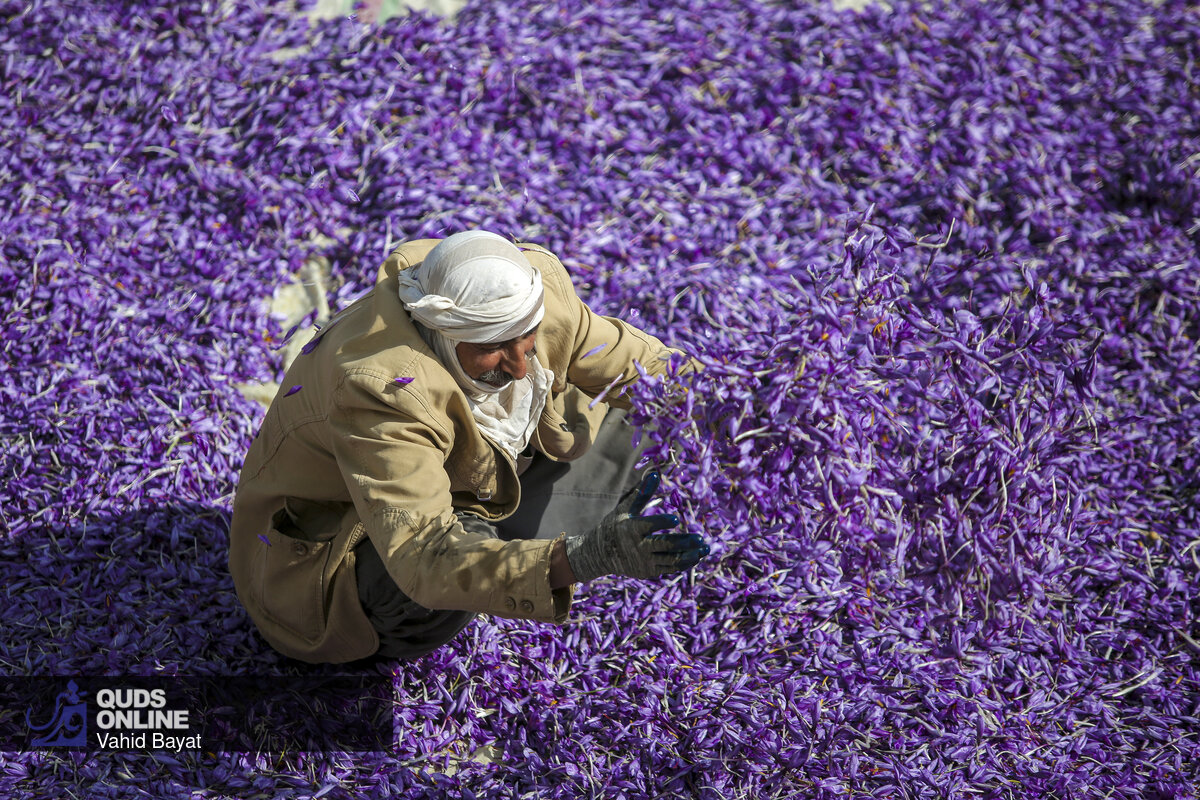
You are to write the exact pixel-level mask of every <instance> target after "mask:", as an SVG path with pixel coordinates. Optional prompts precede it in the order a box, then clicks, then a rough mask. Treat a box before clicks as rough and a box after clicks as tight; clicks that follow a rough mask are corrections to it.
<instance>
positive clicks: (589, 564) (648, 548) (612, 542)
mask: <svg viewBox="0 0 1200 800" xmlns="http://www.w3.org/2000/svg"><path fill="white" fill-rule="evenodd" d="M659 480H660V476H659V474H658V470H652V471H651V472H650V473H648V474H647V475H646V477H645V478H643V479H642V482H641V484H639V485H638V486H637V487H636V488H634V489H631V490H630V491H629V492H628V493H627V494H626V495H625V496H624V497H622V498H621V502H619V503H618V504H617V507H616V508H614V509H613V510H612V511H610V512H609V513H608V514H607V515H606V516H605V517H604V519H602V520H600V524H599V525H597V526H596V527H594V528H592V529H591V530H589V531H586V532H584V533H581V534H576V535H574V536H568V537H567V540H566V546H567V562H568V563H569V564H570V565H571V570H572V571H573V572H574V573H575V579H576V580H578V581H590V580H592V579H593V578H598V577H600V576H601V575H626V576H628V577H630V578H656V577H658V576H659V575H665V574H667V573H669V572H679V571H682V570H685V569H691V568H692V567H694V566H696V564H698V563H699V562H700V559H702V558H704V556H706V555H708V545H706V544H705V543H704V540H703V539H701V538H700V537H699V536H698V535H696V534H694V533H687V534H685V533H662V534H659V533H656V531H662V530H667V529H668V528H674V527H675V526H677V525H678V524H679V517H677V516H675V515H674V514H655V515H653V516H649V517H641V516H638V515H639V514H641V512H642V509H643V508H645V507H646V504H647V503H648V502H650V497H651V496H652V495H653V494H654V492H655V490H656V489H658V483H659Z"/></svg>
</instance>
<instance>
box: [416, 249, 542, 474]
mask: <svg viewBox="0 0 1200 800" xmlns="http://www.w3.org/2000/svg"><path fill="white" fill-rule="evenodd" d="M399 280H400V300H401V301H402V302H403V303H404V308H405V309H406V310H407V311H408V312H409V314H411V315H412V317H413V319H415V320H416V321H417V322H420V323H421V325H422V326H424V328H426V329H428V330H429V331H430V333H431V334H432V336H431V337H430V339H431V340H430V342H429V344H430V346H431V347H432V348H433V350H434V352H436V353H437V355H438V358H440V359H441V361H442V363H443V364H445V365H446V368H447V369H449V370H450V374H451V375H453V376H454V379H455V381H456V382H457V383H458V385H459V386H460V387H461V388H462V390H463V391H464V392H465V393H466V395H467V400H468V402H469V403H470V405H471V413H472V416H474V418H475V422H476V424H477V425H479V427H480V428H481V429H482V430H483V431H484V432H485V433H486V434H488V435H489V436H490V438H491V439H492V441H494V442H495V443H496V444H497V445H499V446H500V447H501V448H503V449H504V450H505V451H506V452H507V453H508V454H509V455H510V456H512V457H513V458H514V459H515V458H516V457H517V454H519V453H520V452H521V451H522V450H524V449H525V447H526V445H528V444H529V439H530V437H531V436H532V435H533V431H534V430H535V429H536V428H537V422H538V419H539V418H540V417H541V414H542V409H543V408H544V407H545V405H546V397H547V396H548V395H549V393H550V384H551V382H552V381H553V379H554V374H553V373H552V372H550V371H549V370H547V369H543V368H542V366H541V364H539V363H538V361H537V359H534V358H531V359H529V369H528V373H527V374H526V376H525V377H524V378H523V379H521V380H519V381H512V382H511V383H509V384H508V385H506V386H504V387H501V388H497V387H495V386H492V385H491V384H489V383H484V382H483V381H477V380H475V379H474V378H472V377H471V376H470V375H468V374H467V373H466V371H465V370H464V369H463V368H462V364H461V363H460V362H459V360H458V354H457V353H456V352H455V350H454V346H455V344H457V343H458V342H471V343H477V344H494V343H498V342H506V341H508V340H510V339H515V338H517V337H519V336H522V335H524V334H526V333H528V332H529V331H530V330H532V329H533V328H534V326H536V325H537V324H538V323H539V322H541V321H542V316H543V315H544V313H545V306H544V302H543V300H544V293H543V289H542V276H541V274H540V273H539V272H538V271H537V270H536V269H534V267H533V265H532V264H530V263H529V260H528V259H527V258H525V255H524V254H523V253H522V252H521V251H520V250H519V249H518V248H517V247H516V246H515V245H513V244H512V243H511V242H509V241H508V240H506V239H504V238H503V237H501V236H497V235H496V234H494V233H488V232H487V231H465V232H463V233H456V234H454V235H453V236H449V237H447V238H446V239H443V240H442V241H441V242H440V243H438V245H437V246H436V247H434V248H433V250H431V251H430V252H429V255H427V256H426V257H425V260H424V261H423V262H422V263H421V264H419V265H417V266H416V267H414V268H413V269H410V270H404V271H403V272H401V273H400V276H399Z"/></svg>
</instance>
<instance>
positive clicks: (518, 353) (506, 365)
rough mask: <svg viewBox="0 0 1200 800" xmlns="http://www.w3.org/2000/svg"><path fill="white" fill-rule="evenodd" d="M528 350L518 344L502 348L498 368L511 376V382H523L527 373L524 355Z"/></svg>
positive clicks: (527, 368) (527, 367)
mask: <svg viewBox="0 0 1200 800" xmlns="http://www.w3.org/2000/svg"><path fill="white" fill-rule="evenodd" d="M527 349H528V348H525V347H522V346H521V345H519V344H514V345H512V346H511V347H506V348H504V350H503V351H502V352H503V354H504V355H503V357H502V358H501V360H500V367H501V368H502V369H503V370H504V371H505V372H507V373H508V374H509V375H512V376H513V380H518V381H519V380H524V378H525V376H526V375H527V374H528V373H529V366H528V364H527V363H526V361H525V354H526V350H527Z"/></svg>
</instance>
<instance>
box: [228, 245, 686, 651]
mask: <svg viewBox="0 0 1200 800" xmlns="http://www.w3.org/2000/svg"><path fill="white" fill-rule="evenodd" d="M437 242H438V240H433V239H424V240H420V241H414V242H410V243H407V244H405V245H402V246H401V247H400V248H399V249H398V250H396V252H395V253H393V254H392V255H391V257H390V258H388V260H387V261H386V262H385V263H384V265H383V267H382V268H381V270H380V274H379V279H378V282H377V284H376V287H375V289H374V290H373V291H372V292H370V293H369V294H368V295H367V296H366V297H364V298H363V299H361V300H359V301H358V302H356V303H354V304H353V305H351V306H350V307H348V308H347V309H345V310H344V311H342V312H341V313H339V314H337V315H336V316H335V317H334V318H333V319H332V320H331V321H330V323H329V324H328V325H327V326H326V327H325V328H324V329H323V330H322V331H320V332H319V334H318V335H319V337H320V339H319V341H318V342H317V343H316V345H315V347H313V346H312V343H310V345H309V347H308V348H306V350H308V352H307V353H305V354H302V355H300V356H299V357H298V358H297V359H296V361H295V363H293V365H292V366H291V368H290V369H289V370H288V372H287V375H286V376H285V377H284V380H283V383H282V384H281V386H280V391H279V393H278V394H277V395H276V397H275V399H274V401H273V402H272V404H271V408H270V409H269V410H268V411H267V415H266V418H265V419H264V420H263V424H262V427H261V429H260V430H259V432H258V435H257V437H256V438H255V439H254V442H253V444H252V445H251V447H250V452H249V453H248V454H247V456H246V460H245V463H244V465H243V467H242V474H241V479H240V482H239V484H238V490H237V495H236V497H235V499H234V504H233V524H232V529H231V531H230V552H229V566H230V571H231V572H232V574H233V580H234V585H235V586H236V587H237V593H238V598H239V599H240V600H241V602H242V603H243V604H244V605H245V607H246V609H247V611H248V612H249V614H250V617H251V618H252V619H253V620H254V622H255V624H256V625H257V626H258V629H259V630H260V631H261V632H262V634H263V636H264V637H265V638H266V640H267V641H268V642H270V644H271V645H272V646H273V647H275V648H276V649H277V650H279V651H280V652H281V653H284V654H286V655H288V656H292V657H293V658H298V659H302V660H305V661H314V662H341V661H351V660H354V659H357V658H362V657H365V656H368V655H370V654H372V653H373V652H375V650H376V649H377V648H378V636H377V635H376V633H375V631H374V629H373V628H372V627H371V624H370V622H369V621H368V620H367V617H366V614H365V613H364V612H363V609H362V606H361V604H360V603H359V600H358V591H357V586H356V583H355V575H354V552H353V550H354V546H355V545H356V544H358V543H359V542H360V541H362V538H363V537H364V536H369V537H370V538H371V541H372V542H373V543H374V544H375V547H376V548H377V549H378V550H379V553H380V554H381V555H382V557H383V561H384V563H385V564H386V565H387V569H388V572H389V574H390V575H391V576H392V578H393V579H394V580H395V581H396V583H397V585H399V587H400V588H401V590H403V591H404V593H405V594H407V595H408V596H409V597H411V598H412V599H413V600H415V601H416V602H417V603H419V604H421V605H423V606H425V607H427V608H433V609H457V610H463V611H474V612H479V613H484V614H493V615H496V616H501V617H523V618H529V619H536V620H543V621H548V622H562V621H564V620H565V619H566V616H567V612H568V610H569V608H570V604H571V595H572V589H559V590H556V591H552V590H551V589H550V583H549V574H550V550H551V547H552V545H553V542H551V541H546V540H517V541H512V542H504V541H501V540H498V539H492V538H486V537H484V536H480V535H476V534H471V533H468V532H467V531H466V530H464V529H463V527H462V525H460V524H459V522H458V521H457V519H456V516H455V511H456V510H465V511H471V512H473V513H475V514H478V515H479V516H481V517H483V518H485V519H488V520H499V519H503V518H504V517H506V516H508V515H510V514H511V513H512V512H513V511H514V510H516V508H517V504H518V503H519V502H520V500H521V487H520V483H519V481H518V478H517V474H518V473H517V468H516V465H515V464H514V463H513V462H512V460H511V459H509V457H508V456H507V455H506V454H504V453H503V451H501V450H499V449H497V448H496V447H494V446H492V445H491V444H490V443H489V442H488V441H487V440H486V439H485V438H484V437H483V436H482V435H481V434H480V432H479V429H478V428H477V427H476V425H475V423H474V420H473V419H472V417H471V411H470V407H469V406H468V405H467V400H466V397H465V395H464V394H463V393H462V391H461V390H460V389H459V387H458V384H457V383H455V381H454V378H453V377H452V376H451V375H450V373H449V372H448V371H447V370H446V368H445V367H443V366H442V363H441V362H440V361H439V360H438V358H437V356H436V355H435V354H434V352H433V350H432V349H430V348H429V347H428V346H427V345H426V344H425V342H424V341H423V340H422V339H421V337H420V334H419V333H418V332H417V330H416V328H415V327H414V325H413V323H412V321H411V320H410V319H409V316H408V313H407V312H406V311H405V310H404V308H403V306H402V305H401V303H400V299H399V296H398V294H397V291H398V286H397V281H396V275H397V273H398V272H399V270H402V269H407V268H409V267H412V266H414V265H416V264H419V263H420V262H421V260H422V259H424V258H425V256H426V254H427V253H428V252H429V251H430V250H431V249H433V246H434V245H436V244H437ZM520 247H521V248H522V249H523V250H524V251H525V254H526V256H527V257H528V258H529V260H530V262H531V263H532V264H533V265H534V266H535V267H537V268H538V269H540V270H541V273H542V279H543V283H544V286H545V293H546V295H545V297H546V300H545V303H546V306H545V307H546V311H545V317H544V319H543V320H542V323H541V327H540V328H539V330H538V337H537V356H536V358H537V359H538V361H540V362H541V364H542V366H543V367H545V368H547V369H549V370H552V371H553V373H554V383H553V388H552V399H551V400H549V401H548V402H547V404H546V410H545V412H544V413H543V415H542V418H541V421H540V423H539V425H538V428H537V431H536V433H535V435H534V439H533V442H532V444H533V446H534V447H535V448H536V449H537V450H540V451H541V452H543V453H545V454H546V455H547V456H549V457H550V458H552V459H556V460H571V459H575V458H578V457H579V456H581V455H582V454H583V453H584V452H585V451H586V450H587V449H588V447H589V446H590V445H591V442H592V440H593V438H594V437H595V434H596V430H597V428H598V427H599V424H600V421H601V420H602V419H603V417H604V412H605V410H606V408H605V404H604V403H598V404H597V405H596V408H595V409H593V410H591V411H589V410H588V408H587V404H588V402H589V400H590V398H591V397H593V396H595V395H596V394H598V393H599V392H600V391H602V390H603V389H604V388H605V387H606V386H608V384H609V383H610V382H611V381H613V379H614V378H618V376H622V377H620V378H619V379H618V380H617V381H616V383H615V384H614V386H613V387H612V388H611V389H610V390H609V393H608V394H607V395H606V398H605V399H606V402H607V401H611V402H612V403H613V404H614V405H616V406H619V407H628V403H627V401H625V399H624V398H622V397H619V396H618V393H619V392H620V390H621V389H622V387H624V386H626V385H628V384H630V383H632V382H634V381H635V380H636V379H637V378H638V372H637V369H636V368H635V366H634V362H638V363H640V364H641V366H642V367H643V369H645V370H646V372H647V373H649V374H662V373H663V372H664V370H665V368H666V358H667V357H668V355H669V354H670V353H671V352H673V351H671V350H669V349H668V348H666V347H665V346H664V345H663V344H662V342H660V341H659V340H657V339H655V338H654V337H652V336H648V335H647V334H645V333H642V332H641V331H638V330H637V329H635V328H633V327H631V326H630V325H627V324H625V323H624V322H621V321H620V320H616V319H612V318H609V317H601V316H598V315H596V314H594V313H593V312H592V311H591V310H590V309H588V307H587V306H586V305H584V304H583V302H582V301H581V300H580V299H579V298H578V296H577V295H576V294H575V290H574V288H573V287H572V286H571V282H570V279H569V277H568V276H567V272H566V270H565V269H564V268H563V266H562V264H561V263H560V262H559V260H558V259H557V258H556V257H555V256H554V255H553V254H551V253H550V252H548V251H546V250H544V249H542V248H540V247H537V246H534V245H520ZM600 345H604V347H603V348H602V349H600V350H599V351H598V352H595V353H591V351H592V350H593V349H595V348H597V347H599V346H600ZM408 379H411V380H408ZM293 387H299V388H298V389H294V388H293Z"/></svg>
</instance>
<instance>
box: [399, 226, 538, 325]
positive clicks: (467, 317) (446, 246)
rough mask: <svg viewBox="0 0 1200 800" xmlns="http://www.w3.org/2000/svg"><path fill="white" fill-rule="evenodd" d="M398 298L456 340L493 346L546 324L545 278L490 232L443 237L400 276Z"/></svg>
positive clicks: (417, 317)
mask: <svg viewBox="0 0 1200 800" xmlns="http://www.w3.org/2000/svg"><path fill="white" fill-rule="evenodd" d="M400 299H401V300H403V301H404V308H405V309H407V310H408V312H409V313H410V314H411V315H412V317H413V319H415V320H417V321H418V322H420V323H421V324H422V325H424V326H425V327H426V328H429V329H430V330H435V331H438V332H439V333H441V334H442V335H443V336H445V337H446V338H447V339H449V340H450V341H452V342H475V343H495V342H505V341H508V340H509V339H515V338H517V337H518V336H521V335H523V334H526V333H529V331H530V330H532V329H533V327H534V326H535V325H537V324H538V323H539V322H541V321H542V314H543V312H544V310H545V309H544V306H543V302H542V276H541V274H540V273H539V272H538V271H537V270H536V269H534V268H533V265H532V264H530V263H529V259H527V258H525V254H524V253H522V252H521V251H520V250H519V249H518V248H517V246H516V245H514V244H512V243H511V242H509V241H508V240H506V239H504V238H503V237H501V236H497V235H496V234H494V233H488V232H487V231H466V232H464V233H456V234H454V235H453V236H450V237H448V238H446V239H443V240H442V241H441V242H440V243H439V244H438V245H437V247H434V248H433V250H431V251H430V252H429V255H427V256H426V257H425V260H424V261H423V262H422V263H421V264H420V265H418V266H417V267H415V268H413V269H411V270H405V271H403V272H401V273H400Z"/></svg>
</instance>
